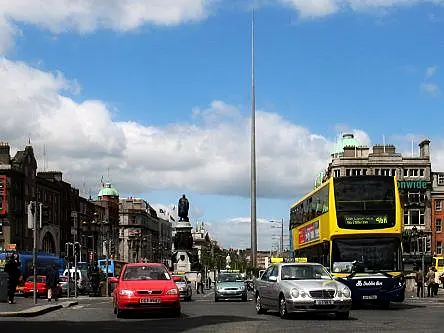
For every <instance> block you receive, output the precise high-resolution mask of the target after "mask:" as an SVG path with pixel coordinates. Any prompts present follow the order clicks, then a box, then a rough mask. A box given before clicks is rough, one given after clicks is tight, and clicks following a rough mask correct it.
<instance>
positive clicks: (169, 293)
mask: <svg viewBox="0 0 444 333" xmlns="http://www.w3.org/2000/svg"><path fill="white" fill-rule="evenodd" d="M166 294H167V295H177V294H179V290H178V289H177V288H173V289H170V290H168V291H167V292H166Z"/></svg>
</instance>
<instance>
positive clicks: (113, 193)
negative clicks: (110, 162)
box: [98, 183, 119, 197]
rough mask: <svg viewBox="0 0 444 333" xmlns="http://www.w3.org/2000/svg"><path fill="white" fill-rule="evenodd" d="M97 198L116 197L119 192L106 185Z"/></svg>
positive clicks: (108, 184)
mask: <svg viewBox="0 0 444 333" xmlns="http://www.w3.org/2000/svg"><path fill="white" fill-rule="evenodd" d="M98 196H99V197H103V196H107V197H118V196H119V192H118V191H117V190H116V189H115V188H114V187H113V186H112V185H111V184H110V183H106V184H105V185H104V186H103V187H102V189H101V190H100V192H99V194H98Z"/></svg>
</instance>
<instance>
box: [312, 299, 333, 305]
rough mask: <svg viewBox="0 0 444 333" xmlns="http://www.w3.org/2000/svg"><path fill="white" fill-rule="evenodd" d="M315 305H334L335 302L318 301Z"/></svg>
mask: <svg viewBox="0 0 444 333" xmlns="http://www.w3.org/2000/svg"><path fill="white" fill-rule="evenodd" d="M315 304H316V305H333V304H334V302H333V301H331V300H316V301H315Z"/></svg>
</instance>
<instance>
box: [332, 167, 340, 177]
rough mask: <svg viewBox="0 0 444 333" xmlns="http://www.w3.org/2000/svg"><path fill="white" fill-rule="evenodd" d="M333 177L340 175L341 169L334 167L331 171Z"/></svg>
mask: <svg viewBox="0 0 444 333" xmlns="http://www.w3.org/2000/svg"><path fill="white" fill-rule="evenodd" d="M333 177H336V178H337V177H341V170H340V169H335V170H334V171H333Z"/></svg>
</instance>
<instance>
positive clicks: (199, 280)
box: [196, 272, 203, 294]
mask: <svg viewBox="0 0 444 333" xmlns="http://www.w3.org/2000/svg"><path fill="white" fill-rule="evenodd" d="M201 284H202V274H201V273H200V272H199V273H197V276H196V292H197V293H198V294H200V292H199V290H200V289H201V287H200V286H201ZM202 293H203V290H202Z"/></svg>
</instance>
